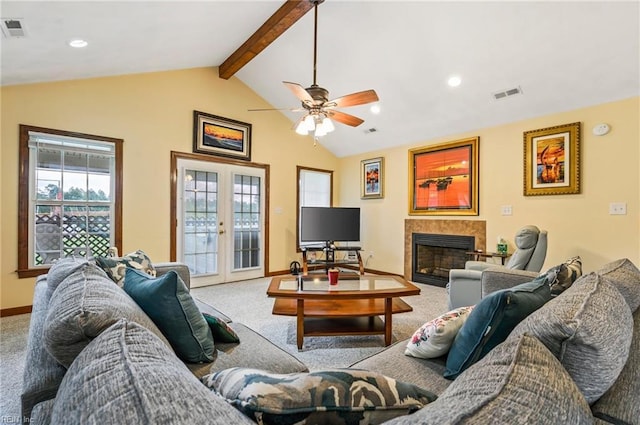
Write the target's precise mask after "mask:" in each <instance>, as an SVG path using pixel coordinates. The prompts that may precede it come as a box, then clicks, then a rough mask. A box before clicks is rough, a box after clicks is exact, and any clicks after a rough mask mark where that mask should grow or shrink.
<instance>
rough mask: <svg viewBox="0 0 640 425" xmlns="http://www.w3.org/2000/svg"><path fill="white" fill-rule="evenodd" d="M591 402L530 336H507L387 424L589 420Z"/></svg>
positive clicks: (552, 424)
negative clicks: (428, 399) (434, 394)
mask: <svg viewBox="0 0 640 425" xmlns="http://www.w3.org/2000/svg"><path fill="white" fill-rule="evenodd" d="M592 422H593V418H592V416H591V411H590V409H589V405H588V404H587V402H586V400H585V399H584V396H583V395H582V394H581V393H580V390H579V389H578V388H577V387H576V385H575V383H574V382H573V381H572V380H571V377H570V376H569V374H568V373H567V372H566V371H565V370H564V368H563V367H562V365H561V364H560V362H558V360H557V359H556V358H555V357H554V356H553V355H552V354H551V353H550V352H549V350H547V349H546V348H545V346H544V345H543V344H542V343H540V341H538V340H537V339H536V338H534V337H532V336H529V335H519V336H515V337H509V338H508V339H507V340H506V341H505V342H503V343H502V344H500V345H499V346H497V347H496V348H495V349H493V350H492V351H491V352H490V353H489V354H488V355H487V356H486V357H485V358H484V359H482V360H480V361H479V362H478V363H476V364H474V365H473V366H471V367H470V368H469V369H467V370H466V371H465V372H464V373H463V374H461V375H460V376H459V377H458V378H457V379H456V380H455V381H453V382H452V383H451V385H450V386H449V388H447V389H446V390H445V391H444V392H443V393H442V394H440V396H439V397H438V399H437V400H436V401H434V402H433V403H431V404H428V405H427V406H425V407H424V408H422V409H421V410H420V411H418V412H416V413H415V414H413V415H411V416H407V417H402V418H398V419H395V420H392V421H390V422H387V423H386V424H385V425H392V424H393V425H399V424H402V425H410V424H411V425H414V424H421V425H441V424H474V425H496V424H536V425H558V424H589V423H592Z"/></svg>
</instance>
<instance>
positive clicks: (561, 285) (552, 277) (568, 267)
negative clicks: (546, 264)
mask: <svg viewBox="0 0 640 425" xmlns="http://www.w3.org/2000/svg"><path fill="white" fill-rule="evenodd" d="M546 274H547V279H548V280H549V286H551V296H552V297H557V296H558V295H560V294H561V293H563V292H564V291H565V290H566V289H567V288H568V287H570V286H571V285H573V282H575V281H576V279H578V278H579V277H580V276H582V260H581V259H580V257H573V258H569V259H568V260H567V261H565V262H564V263H562V264H558V265H557V266H555V267H552V268H550V269H549V270H547V272H546Z"/></svg>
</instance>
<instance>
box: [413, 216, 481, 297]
mask: <svg viewBox="0 0 640 425" xmlns="http://www.w3.org/2000/svg"><path fill="white" fill-rule="evenodd" d="M404 227H405V229H404V240H405V246H404V278H405V279H407V280H411V281H413V282H418V283H428V284H431V285H437V286H445V285H446V283H447V281H448V270H449V269H450V268H463V267H464V261H466V260H467V259H468V258H467V257H466V254H465V252H467V251H470V250H473V249H482V250H485V248H486V239H487V238H486V222H485V221H483V220H433V219H406V220H405V226H404ZM416 236H417V237H418V242H419V243H418V244H417V245H418V246H420V245H422V246H423V247H422V248H420V247H417V246H414V238H415V237H416ZM456 236H458V237H460V236H461V237H462V238H456ZM471 238H472V239H473V240H472V241H471ZM447 239H449V240H450V241H449V242H450V243H449V245H453V246H452V247H449V248H451V249H452V251H447V249H449V248H448V247H447V246H446V245H447V243H446V242H447ZM428 245H432V248H424V247H425V246H428ZM425 249H426V250H428V251H431V252H428V251H424V250H425ZM416 252H417V253H418V254H425V256H426V259H427V263H424V262H423V260H420V262H419V263H418V264H415V263H414V255H415V256H416V258H420V255H416ZM430 269H433V270H430ZM416 271H417V273H416ZM423 272H427V273H423ZM423 275H433V276H428V277H425V276H423Z"/></svg>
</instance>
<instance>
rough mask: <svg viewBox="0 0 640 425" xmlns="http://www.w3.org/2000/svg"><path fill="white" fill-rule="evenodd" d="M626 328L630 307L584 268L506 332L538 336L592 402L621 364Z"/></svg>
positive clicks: (627, 334)
mask: <svg viewBox="0 0 640 425" xmlns="http://www.w3.org/2000/svg"><path fill="white" fill-rule="evenodd" d="M632 331H633V320H632V318H631V311H629V306H628V305H627V303H626V302H625V300H624V298H623V297H622V295H620V292H618V290H617V289H616V288H614V287H613V286H611V285H610V284H608V283H607V282H605V281H604V280H603V279H601V278H600V277H599V276H598V275H596V274H595V273H590V274H588V275H584V276H582V277H581V278H580V279H578V280H577V281H576V282H575V283H574V284H573V285H572V286H571V287H570V288H569V289H567V290H566V291H564V292H563V293H562V294H561V295H559V296H558V297H556V298H554V299H552V300H551V301H549V302H548V303H547V304H545V305H544V306H543V307H542V308H540V309H539V310H537V311H536V312H534V313H533V314H531V315H530V316H529V317H527V318H526V319H525V320H523V321H522V322H520V324H519V325H518V326H516V328H515V329H514V330H513V332H512V335H521V334H524V333H528V334H530V335H533V336H535V337H536V338H538V339H539V340H540V341H541V342H542V343H543V344H544V345H546V347H547V348H548V349H549V351H551V353H553V355H554V356H556V358H557V359H558V360H560V363H562V365H563V366H564V367H565V369H566V370H567V372H569V375H571V377H572V378H573V380H574V381H575V383H576V384H577V385H578V388H580V391H582V393H583V394H584V396H585V398H586V399H587V402H589V403H593V402H594V401H596V400H597V399H598V398H600V397H601V396H602V394H604V393H605V392H606V391H607V390H608V389H609V388H610V387H611V385H613V383H614V381H615V380H616V378H617V377H618V374H619V373H620V371H621V370H622V368H623V366H624V364H625V363H626V361H627V357H628V356H629V345H630V343H631V335H632Z"/></svg>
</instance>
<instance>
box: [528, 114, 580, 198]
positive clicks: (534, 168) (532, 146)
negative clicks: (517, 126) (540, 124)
mask: <svg viewBox="0 0 640 425" xmlns="http://www.w3.org/2000/svg"><path fill="white" fill-rule="evenodd" d="M575 193H580V123H579V122H575V123H572V124H564V125H558V126H555V127H549V128H543V129H540V130H532V131H527V132H525V133H524V195H525V196H532V195H567V194H575Z"/></svg>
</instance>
